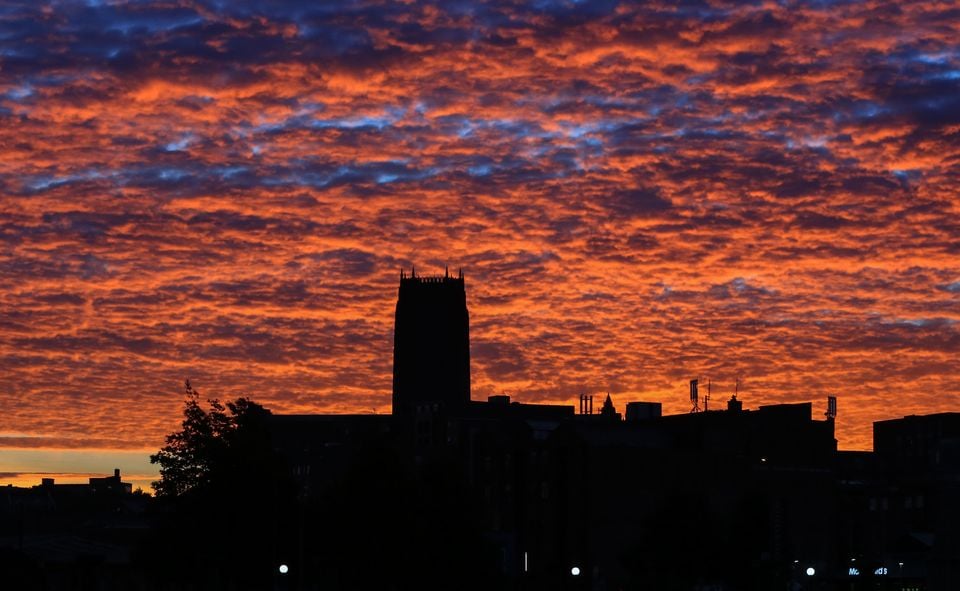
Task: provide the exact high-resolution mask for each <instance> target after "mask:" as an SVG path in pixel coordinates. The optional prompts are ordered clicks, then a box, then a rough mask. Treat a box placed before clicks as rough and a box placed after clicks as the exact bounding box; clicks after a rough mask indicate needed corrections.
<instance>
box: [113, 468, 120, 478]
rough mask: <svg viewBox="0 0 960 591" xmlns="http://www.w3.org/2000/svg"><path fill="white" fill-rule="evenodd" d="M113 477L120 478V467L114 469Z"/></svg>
mask: <svg viewBox="0 0 960 591" xmlns="http://www.w3.org/2000/svg"><path fill="white" fill-rule="evenodd" d="M113 477H114V478H116V479H117V480H120V468H114V469H113Z"/></svg>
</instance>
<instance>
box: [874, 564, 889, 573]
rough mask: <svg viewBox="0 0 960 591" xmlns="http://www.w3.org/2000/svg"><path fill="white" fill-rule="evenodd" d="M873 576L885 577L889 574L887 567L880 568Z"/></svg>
mask: <svg viewBox="0 0 960 591" xmlns="http://www.w3.org/2000/svg"><path fill="white" fill-rule="evenodd" d="M873 574H875V575H885V574H887V567H885V566H881V567H880V568H878V569H877V570H875V571H873Z"/></svg>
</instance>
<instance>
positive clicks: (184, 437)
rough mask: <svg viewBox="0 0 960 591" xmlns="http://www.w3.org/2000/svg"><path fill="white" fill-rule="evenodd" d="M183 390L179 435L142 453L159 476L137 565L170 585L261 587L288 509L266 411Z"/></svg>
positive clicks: (291, 496)
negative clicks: (156, 467) (151, 521)
mask: <svg viewBox="0 0 960 591" xmlns="http://www.w3.org/2000/svg"><path fill="white" fill-rule="evenodd" d="M186 394H187V399H186V401H185V403H184V410H183V422H182V424H181V428H180V430H179V431H177V432H175V433H171V434H170V435H168V436H167V438H166V445H164V446H163V447H162V448H161V449H160V451H158V452H157V453H156V454H153V455H151V456H150V461H151V462H152V463H155V464H159V465H160V480H158V481H157V482H154V483H153V487H154V489H155V490H156V493H157V503H156V504H155V505H154V507H153V512H154V527H153V528H152V536H151V539H150V540H148V541H147V544H146V545H145V546H144V548H143V554H142V557H143V561H144V563H145V564H144V566H146V567H147V568H149V569H150V570H152V571H153V575H152V576H154V577H155V578H156V579H157V580H158V581H162V582H163V584H166V585H173V586H174V587H175V588H179V587H178V585H180V586H185V587H183V588H198V589H200V588H203V589H207V588H229V589H263V588H268V587H269V585H270V579H271V576H272V573H273V572H274V571H275V570H276V564H275V559H276V555H277V544H278V542H279V540H281V539H283V538H284V537H287V534H286V532H284V531H281V530H282V527H281V525H282V524H286V523H290V522H291V519H290V518H289V517H288V516H287V515H286V512H287V511H288V510H289V508H290V507H291V506H293V505H294V504H295V490H294V488H293V486H292V483H291V482H290V478H289V473H288V470H287V469H286V465H285V464H284V462H283V461H282V460H281V459H280V458H279V457H278V456H277V454H276V453H275V451H274V449H273V446H272V443H271V439H270V434H269V429H268V424H267V423H268V419H269V417H270V411H268V410H267V409H265V408H263V407H262V406H260V405H259V404H257V403H255V402H253V401H251V400H249V399H246V398H239V399H237V400H235V401H233V402H227V403H225V404H224V403H221V402H220V401H219V400H216V399H212V400H208V401H207V404H206V405H203V404H201V399H200V395H199V393H198V392H197V391H196V390H194V389H193V387H192V386H191V385H190V382H189V381H188V382H187V383H186Z"/></svg>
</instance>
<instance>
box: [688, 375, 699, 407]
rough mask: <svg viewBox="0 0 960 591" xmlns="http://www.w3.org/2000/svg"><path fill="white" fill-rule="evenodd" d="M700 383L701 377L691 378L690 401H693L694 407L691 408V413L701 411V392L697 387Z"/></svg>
mask: <svg viewBox="0 0 960 591" xmlns="http://www.w3.org/2000/svg"><path fill="white" fill-rule="evenodd" d="M699 383H700V380H699V379H693V380H690V402H692V403H693V408H691V409H690V412H691V413H695V412H700V392H699V390H698V388H697V384H699Z"/></svg>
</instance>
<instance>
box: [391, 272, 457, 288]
mask: <svg viewBox="0 0 960 591" xmlns="http://www.w3.org/2000/svg"><path fill="white" fill-rule="evenodd" d="M423 284H452V285H459V286H461V287H463V269H460V271H459V273H458V274H457V276H456V277H453V276H451V275H450V271H449V270H447V271H446V272H445V273H444V274H443V275H417V270H416V268H413V269H411V270H410V274H409V275H407V274H406V272H405V271H404V270H403V269H400V287H401V288H402V287H403V286H404V285H423Z"/></svg>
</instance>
